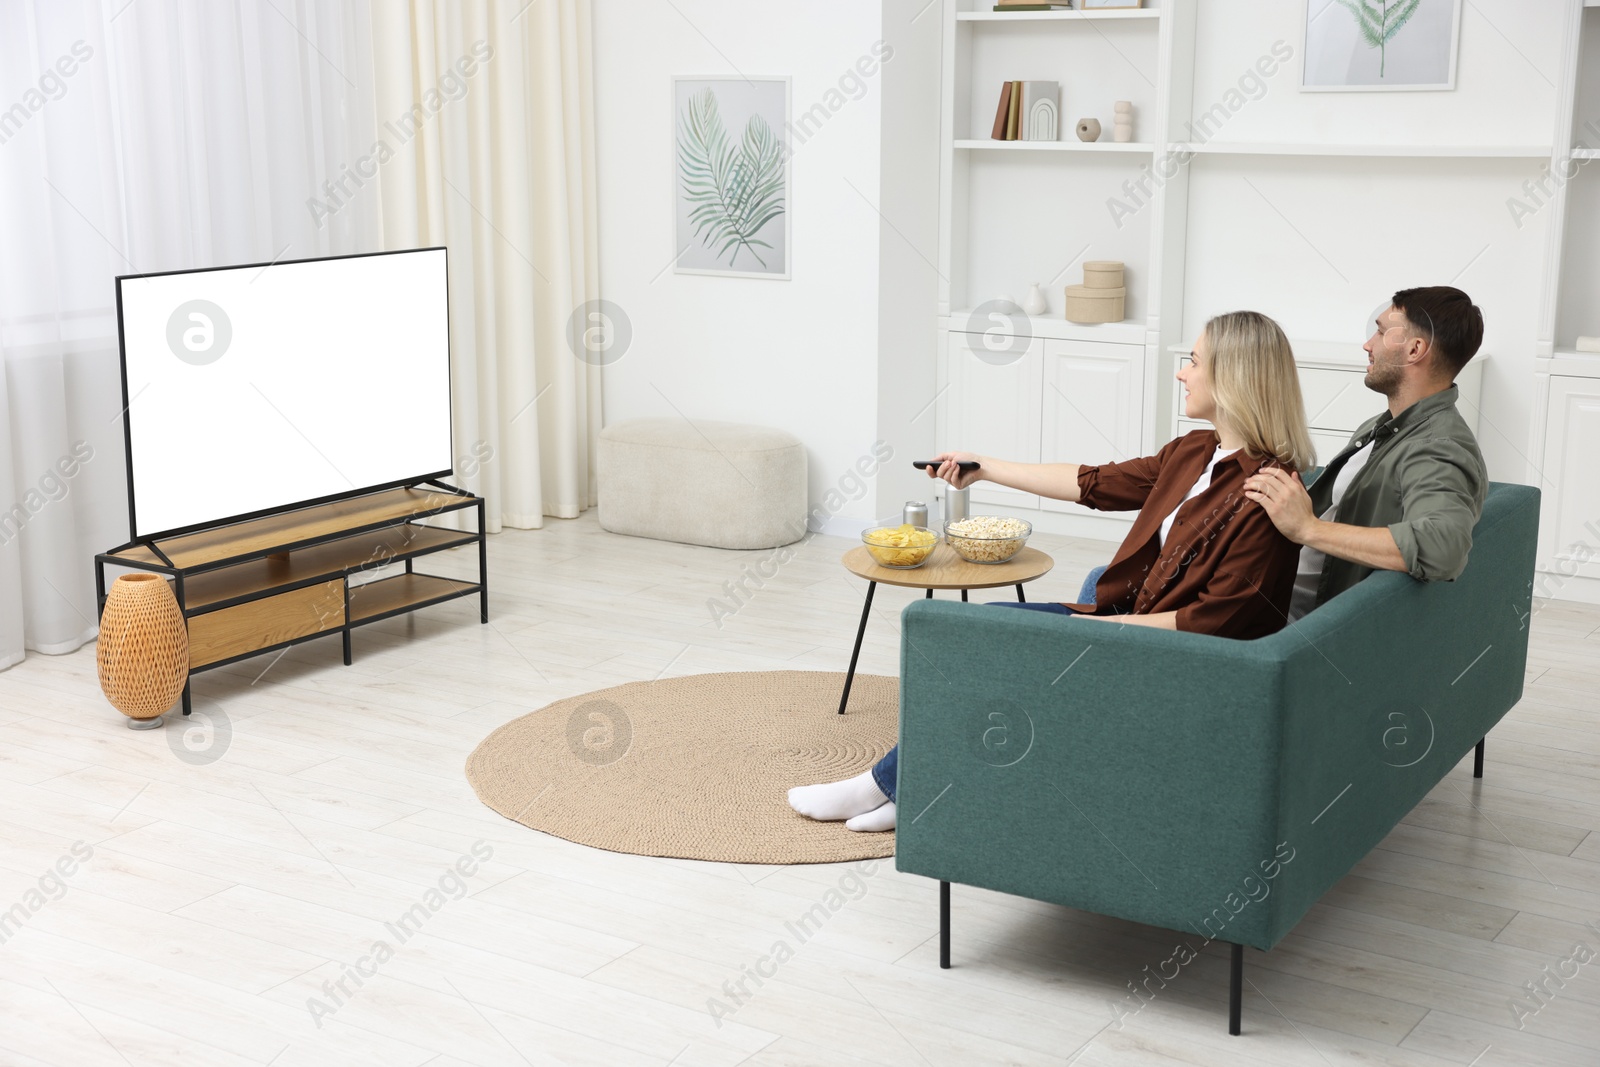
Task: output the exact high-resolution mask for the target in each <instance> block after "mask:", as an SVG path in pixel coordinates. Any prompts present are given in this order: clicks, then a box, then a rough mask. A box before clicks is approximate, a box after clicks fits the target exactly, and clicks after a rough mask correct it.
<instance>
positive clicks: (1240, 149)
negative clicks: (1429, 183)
mask: <svg viewBox="0 0 1600 1067" xmlns="http://www.w3.org/2000/svg"><path fill="white" fill-rule="evenodd" d="M1169 151H1172V152H1193V153H1195V154H1196V155H1228V156H1360V157H1363V158H1368V159H1370V158H1376V157H1388V158H1416V159H1546V158H1548V157H1549V156H1550V153H1551V146H1550V145H1548V144H1532V145H1496V144H1476V145H1467V144H1439V145H1429V144H1303V143H1302V144H1289V143H1282V144H1274V143H1270V142H1248V141H1204V142H1201V141H1183V142H1179V143H1177V144H1174V145H1172V146H1170V148H1169ZM1573 155H1574V156H1577V155H1578V153H1576V152H1574V153H1573Z"/></svg>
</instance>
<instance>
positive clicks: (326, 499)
mask: <svg viewBox="0 0 1600 1067" xmlns="http://www.w3.org/2000/svg"><path fill="white" fill-rule="evenodd" d="M414 252H443V253H444V313H445V392H446V403H447V405H448V413H449V419H450V441H449V450H450V452H452V453H454V451H455V443H456V423H455V419H456V411H455V350H454V348H453V347H452V345H451V340H450V249H449V248H448V246H446V245H428V246H426V247H423V248H391V249H387V250H385V251H382V252H350V253H346V254H344V255H339V256H308V257H306V258H305V259H275V260H271V261H270V262H267V263H226V264H222V265H220V266H215V267H196V268H192V269H189V270H158V271H147V272H144V273H140V274H119V275H117V276H116V289H117V364H118V369H119V371H120V372H121V376H122V412H121V418H122V450H123V461H124V464H125V467H126V470H127V482H128V544H130V545H137V544H147V543H150V542H154V541H158V540H165V539H167V538H172V537H181V536H183V535H184V534H189V533H195V532H197V531H200V530H210V529H215V528H217V527H220V526H232V525H234V524H235V523H241V522H249V521H250V520H251V519H259V518H264V517H265V516H268V515H279V514H282V513H284V512H289V511H298V510H300V509H301V508H309V507H315V506H317V505H318V504H331V503H333V502H334V501H337V500H350V499H352V498H354V497H358V496H364V495H366V494H368V493H377V492H382V491H383V490H385V489H398V488H400V487H401V486H407V485H416V484H418V483H419V482H426V481H431V480H434V479H438V478H445V477H449V476H450V475H452V474H454V473H455V462H454V460H452V461H451V464H450V466H448V467H446V468H445V469H444V470H438V471H426V472H424V473H421V474H418V475H416V476H415V477H410V478H400V479H397V480H395V481H388V482H379V483H376V484H374V485H368V486H363V487H361V488H357V489H350V490H346V491H344V492H339V493H329V494H327V495H325V496H316V497H308V498H306V499H304V500H298V501H294V502H292V503H287V504H280V505H278V506H276V507H270V508H261V509H259V510H256V511H246V512H241V513H240V514H237V515H224V516H219V517H217V518H215V519H210V520H207V521H205V522H197V523H191V524H189V525H188V526H175V527H173V528H172V529H170V530H158V531H156V532H154V533H146V534H141V533H140V532H139V522H138V517H137V515H136V513H135V510H134V492H133V419H132V407H133V402H132V401H131V400H130V399H129V398H128V342H127V336H126V333H125V331H124V329H123V322H122V283H123V282H124V281H128V280H130V279H138V278H161V277H166V276H169V275H173V274H209V273H211V272H213V271H219V270H247V269H249V268H250V267H261V268H263V269H264V268H267V267H285V266H291V265H293V264H297V263H326V262H328V261H330V260H337V259H368V258H370V257H372V256H403V255H409V254H411V253H414Z"/></svg>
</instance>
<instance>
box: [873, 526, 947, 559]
mask: <svg viewBox="0 0 1600 1067" xmlns="http://www.w3.org/2000/svg"><path fill="white" fill-rule="evenodd" d="M861 543H862V544H864V545H866V546H867V551H868V552H869V553H871V554H872V558H873V559H874V560H876V561H877V563H878V565H879V566H881V567H893V568H895V569H896V570H911V569H912V568H913V567H920V566H922V565H923V564H924V563H926V562H928V557H929V556H931V555H932V554H933V549H934V546H936V545H937V544H938V543H939V535H938V534H936V533H934V532H933V531H932V530H930V529H928V527H926V526H913V525H911V524H910V523H902V524H901V525H899V526H889V525H884V526H874V527H872V528H871V529H869V530H863V531H862V533H861Z"/></svg>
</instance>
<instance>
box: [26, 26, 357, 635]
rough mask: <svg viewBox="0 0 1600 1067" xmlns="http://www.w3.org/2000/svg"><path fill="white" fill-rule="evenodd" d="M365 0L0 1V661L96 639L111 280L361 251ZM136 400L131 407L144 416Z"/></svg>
mask: <svg viewBox="0 0 1600 1067" xmlns="http://www.w3.org/2000/svg"><path fill="white" fill-rule="evenodd" d="M368 27H369V22H368V16H367V12H366V10H365V7H364V5H363V6H357V5H353V4H341V5H321V6H313V7H309V8H308V7H305V6H303V5H274V4H271V3H268V2H266V0H259V2H250V0H240V2H231V3H229V2H217V0H207V2H205V3H172V2H166V0H160V2H155V3H132V4H129V3H127V0H107V2H105V3H99V2H91V0H37V2H32V0H0V359H3V370H4V374H3V375H0V418H3V419H4V422H5V432H4V433H3V434H0V666H9V665H10V664H12V663H14V662H16V661H17V660H19V659H20V658H21V657H22V655H23V651H24V649H25V648H26V649H35V650H38V651H43V652H66V651H70V650H71V649H73V648H75V647H77V646H78V645H79V644H81V643H83V642H84V641H85V640H88V639H90V638H92V637H93V636H94V634H95V602H94V581H93V570H92V560H93V557H94V554H95V553H96V552H101V551H104V550H105V549H107V548H110V547H112V546H114V545H117V544H120V543H121V542H123V541H126V540H127V537H128V534H127V490H126V481H125V476H124V468H123V436H122V421H121V418H120V415H121V408H122V401H121V387H120V378H119V372H118V367H117V351H116V346H117V332H116V331H117V324H116V313H115V311H116V309H115V299H116V297H115V289H114V286H113V281H112V279H113V278H114V277H115V276H116V275H118V274H132V273H137V272H144V271H159V270H173V269H179V268H185V267H202V266H210V265H214V264H220V263H229V262H250V261H252V260H269V259H273V258H278V257H282V258H288V257H293V256H314V255H322V254H327V253H330V252H338V251H346V250H349V251H355V250H358V249H363V248H370V247H372V246H373V244H374V242H375V241H376V240H377V237H378V224H377V219H378V205H377V203H376V197H369V198H367V199H366V200H365V201H362V202H357V203H354V204H352V205H350V207H349V208H347V209H346V210H345V211H343V212H341V213H340V215H339V216H338V217H336V218H335V219H332V220H328V221H329V224H327V225H323V226H318V225H317V223H316V221H314V220H313V218H312V216H311V213H310V212H309V211H308V210H307V205H306V201H307V200H308V199H309V198H310V196H311V195H312V194H313V191H314V190H315V189H316V188H317V187H318V186H319V185H320V184H321V183H322V182H323V181H324V180H325V179H326V177H327V176H328V175H331V174H333V173H334V172H335V170H336V168H337V167H338V166H339V165H340V164H341V163H342V162H343V161H344V160H345V159H348V158H354V156H355V155H356V153H357V151H358V150H359V149H360V148H364V147H365V146H366V145H367V144H370V143H371V138H372V131H371V125H372V115H373V111H372V99H371V84H372V83H371V48H370V37H369V30H368ZM134 402H135V403H137V400H135V401H134Z"/></svg>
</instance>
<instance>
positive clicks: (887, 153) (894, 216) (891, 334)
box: [847, 0, 944, 532]
mask: <svg viewBox="0 0 1600 1067" xmlns="http://www.w3.org/2000/svg"><path fill="white" fill-rule="evenodd" d="M926 4H927V0H884V4H883V31H884V38H885V40H886V41H887V42H888V44H889V46H890V47H891V48H892V49H893V50H894V59H893V61H892V62H891V63H889V64H887V65H885V67H884V69H883V78H882V92H883V115H884V119H883V164H882V166H883V173H882V176H881V178H882V180H881V187H880V191H879V197H878V204H879V207H880V209H881V210H882V212H883V217H882V219H881V220H880V221H879V225H878V248H879V261H878V262H879V267H880V270H879V279H878V412H877V415H878V433H879V435H880V436H881V437H883V439H884V440H886V441H888V442H890V443H891V444H892V445H893V446H894V449H895V458H894V461H893V462H892V463H890V464H889V465H888V466H887V467H886V468H885V469H884V470H882V471H880V472H879V474H878V478H877V490H878V506H877V509H876V512H877V514H878V515H879V516H881V517H885V518H887V517H890V516H892V515H893V514H894V513H895V512H896V511H898V510H899V509H901V508H902V507H904V506H905V502H906V501H907V500H923V501H925V502H927V504H928V506H929V509H930V511H935V507H934V502H933V498H934V497H935V496H936V495H937V494H938V493H939V488H937V487H942V486H943V485H944V483H943V482H938V483H933V482H930V481H929V480H928V477H927V475H925V474H923V473H922V472H920V471H918V470H916V469H915V468H914V467H912V466H911V461H912V460H914V459H927V458H928V457H929V456H932V455H934V454H935V453H936V452H937V451H938V443H937V439H936V436H935V433H934V430H935V426H934V422H935V413H934V408H935V405H934V397H935V393H936V390H937V388H938V385H937V382H936V381H935V375H934V372H933V367H934V348H935V346H936V345H937V344H938V334H937V331H936V330H935V328H934V317H933V311H934V308H935V307H936V305H937V302H938V299H939V285H938V279H939V275H938V268H937V267H936V266H935V264H937V263H938V262H939V103H940V95H939V72H940V51H939V49H940V45H941V41H940V35H941V33H942V31H943V24H942V23H941V22H940V20H939V10H938V8H937V7H934V8H928V7H927V6H926ZM847 532H848V531H847Z"/></svg>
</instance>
